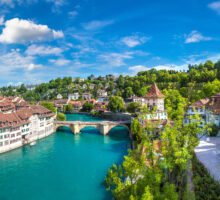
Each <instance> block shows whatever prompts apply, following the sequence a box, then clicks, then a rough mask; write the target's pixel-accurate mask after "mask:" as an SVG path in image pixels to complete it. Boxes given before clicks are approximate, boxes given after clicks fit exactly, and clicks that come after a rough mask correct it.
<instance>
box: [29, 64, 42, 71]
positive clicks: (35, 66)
mask: <svg viewBox="0 0 220 200" xmlns="http://www.w3.org/2000/svg"><path fill="white" fill-rule="evenodd" d="M42 67H43V65H36V64H33V63H31V64H30V65H28V67H27V70H28V71H31V70H34V69H37V68H42Z"/></svg>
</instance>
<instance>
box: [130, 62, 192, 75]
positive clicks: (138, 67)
mask: <svg viewBox="0 0 220 200" xmlns="http://www.w3.org/2000/svg"><path fill="white" fill-rule="evenodd" d="M128 69H129V70H130V71H133V74H137V73H138V72H140V71H147V70H150V69H156V70H175V71H180V70H187V69H188V65H187V64H183V65H172V64H167V65H157V66H154V67H146V66H144V65H135V66H131V67H129V68H128Z"/></svg>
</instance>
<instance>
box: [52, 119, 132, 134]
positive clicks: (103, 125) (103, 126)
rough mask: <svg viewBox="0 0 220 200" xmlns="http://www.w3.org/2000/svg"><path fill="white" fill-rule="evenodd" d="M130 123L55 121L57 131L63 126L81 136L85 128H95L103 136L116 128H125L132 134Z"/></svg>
mask: <svg viewBox="0 0 220 200" xmlns="http://www.w3.org/2000/svg"><path fill="white" fill-rule="evenodd" d="M130 123H131V122H130V121H91V122H84V121H57V120H56V121H54V129H55V131H56V130H57V129H58V128H59V127H62V126H65V127H69V128H70V129H71V130H72V132H73V133H74V134H79V133H80V131H81V130H82V129H83V128H85V127H95V128H97V129H98V130H99V131H100V133H101V134H103V135H107V134H108V133H109V132H110V130H111V129H112V128H114V127H116V126H122V127H125V128H126V129H127V130H128V131H129V133H130Z"/></svg>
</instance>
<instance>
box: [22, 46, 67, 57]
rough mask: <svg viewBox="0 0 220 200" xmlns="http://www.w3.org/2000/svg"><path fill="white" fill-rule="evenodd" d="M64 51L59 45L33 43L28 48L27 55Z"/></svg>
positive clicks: (51, 53)
mask: <svg viewBox="0 0 220 200" xmlns="http://www.w3.org/2000/svg"><path fill="white" fill-rule="evenodd" d="M62 51H63V50H62V49H61V48H58V47H51V46H44V45H40V46H37V45H35V44H33V45H31V46H29V47H28V48H27V50H26V51H25V53H26V54H27V55H60V54H61V53H62Z"/></svg>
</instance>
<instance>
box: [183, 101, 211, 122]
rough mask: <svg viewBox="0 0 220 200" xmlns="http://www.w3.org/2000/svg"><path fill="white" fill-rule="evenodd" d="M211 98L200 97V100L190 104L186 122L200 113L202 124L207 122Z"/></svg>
mask: <svg viewBox="0 0 220 200" xmlns="http://www.w3.org/2000/svg"><path fill="white" fill-rule="evenodd" d="M208 102H209V99H200V100H199V101H197V102H195V103H193V104H192V105H190V106H189V107H188V109H187V111H186V115H185V121H184V123H189V122H190V117H191V116H195V115H196V114H198V115H199V116H200V117H201V122H200V123H201V126H203V125H204V124H205V123H206V112H207V111H206V105H207V104H208Z"/></svg>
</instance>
